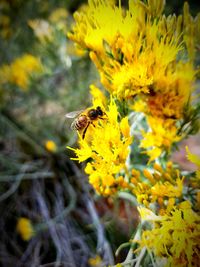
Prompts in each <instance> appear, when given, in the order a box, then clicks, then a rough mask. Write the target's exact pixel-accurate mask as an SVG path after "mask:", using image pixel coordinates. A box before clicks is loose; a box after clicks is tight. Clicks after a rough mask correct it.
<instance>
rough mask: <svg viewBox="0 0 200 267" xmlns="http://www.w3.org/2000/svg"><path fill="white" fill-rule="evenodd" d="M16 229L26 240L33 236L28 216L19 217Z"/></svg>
mask: <svg viewBox="0 0 200 267" xmlns="http://www.w3.org/2000/svg"><path fill="white" fill-rule="evenodd" d="M16 230H17V232H18V233H19V235H20V236H21V238H22V239H23V240H24V241H28V240H30V239H31V238H32V237H33V236H34V229H33V226H32V223H31V221H30V220H29V219H28V218H24V217H21V218H19V220H18V222H17V227H16Z"/></svg>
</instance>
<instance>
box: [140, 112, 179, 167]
mask: <svg viewBox="0 0 200 267" xmlns="http://www.w3.org/2000/svg"><path fill="white" fill-rule="evenodd" d="M148 124H149V125H150V131H148V132H144V131H143V132H142V135H143V139H142V141H141V143H140V147H142V148H145V149H146V150H145V151H144V152H145V153H146V154H147V155H148V156H149V157H150V159H149V162H150V161H153V160H155V159H156V158H158V157H159V156H160V155H161V153H162V152H163V151H167V152H169V151H170V148H171V146H172V144H173V143H174V142H178V141H180V140H181V138H182V136H180V135H178V129H177V127H176V125H175V122H174V121H173V120H164V119H161V118H157V117H152V116H148Z"/></svg>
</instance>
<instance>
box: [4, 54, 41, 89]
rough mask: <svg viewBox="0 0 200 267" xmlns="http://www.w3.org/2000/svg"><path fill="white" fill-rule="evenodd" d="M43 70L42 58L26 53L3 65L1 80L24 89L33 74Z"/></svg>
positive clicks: (26, 87)
mask: <svg viewBox="0 0 200 267" xmlns="http://www.w3.org/2000/svg"><path fill="white" fill-rule="evenodd" d="M41 71H42V65H41V62H40V60H39V59H38V58H36V57H34V56H32V55H30V54H25V55H23V56H21V57H19V58H16V59H15V60H14V61H13V62H12V63H11V64H10V65H3V66H2V67H1V68H0V82H1V83H2V84H4V83H11V84H14V85H17V86H19V87H20V88H21V89H22V90H27V89H28V83H29V79H30V77H31V75H32V74H33V73H38V72H41Z"/></svg>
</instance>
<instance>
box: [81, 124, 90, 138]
mask: <svg viewBox="0 0 200 267" xmlns="http://www.w3.org/2000/svg"><path fill="white" fill-rule="evenodd" d="M89 125H90V121H89V122H88V125H87V126H86V127H85V129H84V131H83V134H82V138H83V139H84V138H85V134H86V131H87V129H88V127H89Z"/></svg>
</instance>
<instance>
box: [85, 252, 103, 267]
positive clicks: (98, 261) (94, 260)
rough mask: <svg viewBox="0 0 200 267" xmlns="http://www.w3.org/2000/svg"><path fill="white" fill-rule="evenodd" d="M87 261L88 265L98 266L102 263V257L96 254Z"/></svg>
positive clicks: (91, 266)
mask: <svg viewBox="0 0 200 267" xmlns="http://www.w3.org/2000/svg"><path fill="white" fill-rule="evenodd" d="M88 263H89V266H90V267H98V266H101V265H102V259H101V257H100V256H99V255H96V256H95V257H94V258H89V260H88Z"/></svg>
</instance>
